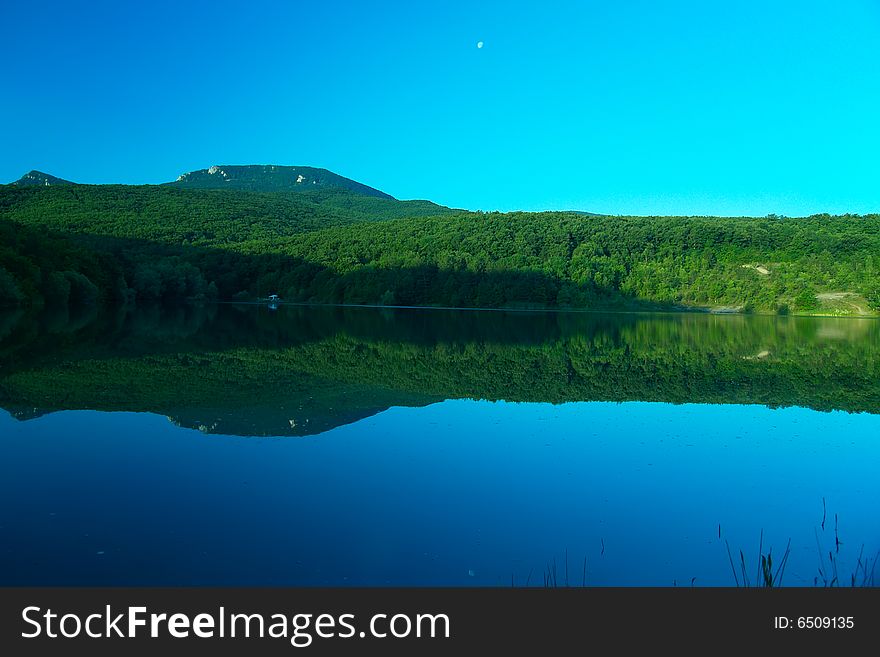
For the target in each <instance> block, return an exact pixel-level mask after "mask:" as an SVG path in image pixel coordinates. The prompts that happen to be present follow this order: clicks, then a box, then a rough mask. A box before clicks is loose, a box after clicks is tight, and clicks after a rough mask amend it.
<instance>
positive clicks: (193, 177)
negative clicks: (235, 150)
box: [166, 164, 394, 200]
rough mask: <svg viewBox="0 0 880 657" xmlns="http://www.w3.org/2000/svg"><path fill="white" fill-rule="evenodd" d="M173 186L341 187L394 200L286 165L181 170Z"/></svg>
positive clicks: (331, 175)
mask: <svg viewBox="0 0 880 657" xmlns="http://www.w3.org/2000/svg"><path fill="white" fill-rule="evenodd" d="M166 184H168V185H172V186H174V187H185V188H189V189H242V190H247V191H251V192H283V191H305V190H313V189H321V188H325V189H326V188H335V189H344V190H348V191H350V192H355V193H357V194H361V195H363V196H373V197H376V198H384V199H390V200H393V198H394V197H393V196H391V195H389V194H386V193H385V192H380V191H379V190H378V189H373V188H372V187H368V186H367V185H364V184H362V183H359V182H357V181H354V180H351V179H349V178H344V177H343V176H340V175H338V174H335V173H333V172H332V171H327V169H317V168H314V167H288V166H277V165H274V164H266V165H262V164H250V165H243V166H242V165H214V166H212V167H210V168H208V169H199V170H198V171H190V172H188V173H184V174H182V175H181V176H179V177H178V178H177V180H176V181H175V182H173V183H166Z"/></svg>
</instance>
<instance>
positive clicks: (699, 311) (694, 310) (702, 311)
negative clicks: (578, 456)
mask: <svg viewBox="0 0 880 657" xmlns="http://www.w3.org/2000/svg"><path fill="white" fill-rule="evenodd" d="M208 303H213V304H218V305H219V304H225V305H233V306H268V305H269V304H270V303H274V305H275V306H278V307H280V306H312V307H319V308H373V309H382V308H385V309H388V310H454V311H469V312H515V313H591V314H615V315H712V316H716V317H720V316H724V317H815V318H826V319H880V313H876V314H873V315H832V314H827V313H785V314H780V313H771V312H742V311H730V310H713V309H711V308H707V307H704V306H691V307H683V308H659V309H656V310H654V309H648V308H645V309H620V308H551V307H545V308H540V307H538V308H481V307H472V306H400V305H380V304H367V303H321V302H317V301H276V302H269V301H267V300H256V301H211V302H208Z"/></svg>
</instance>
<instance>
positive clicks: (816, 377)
mask: <svg viewBox="0 0 880 657" xmlns="http://www.w3.org/2000/svg"><path fill="white" fill-rule="evenodd" d="M5 321H6V323H5V324H3V323H0V327H2V326H4V325H5V326H7V328H6V335H7V337H6V338H5V339H4V340H3V342H2V343H0V358H2V365H3V370H2V371H3V375H2V378H0V400H2V402H3V404H4V406H5V407H7V408H11V407H25V406H28V407H42V408H47V409H56V408H97V409H103V410H147V411H153V412H159V413H163V414H166V415H173V416H176V417H178V418H185V419H184V420H181V421H182V422H184V423H185V424H187V425H190V426H205V427H209V428H210V430H216V431H218V432H223V431H229V432H233V431H232V430H231V429H230V427H234V428H235V431H234V432H238V433H253V434H260V433H267V432H277V433H284V434H302V433H315V432H316V431H320V430H324V429H326V428H329V427H331V426H335V425H337V424H340V423H343V422H348V421H352V420H353V419H357V418H358V417H363V416H365V415H369V414H372V413H374V412H377V411H378V410H381V409H383V408H387V407H388V406H390V405H418V404H422V403H429V402H431V401H435V400H438V399H445V398H477V399H492V400H495V399H506V400H512V401H533V402H554V403H560V402H568V401H591V400H606V401H635V400H641V401H663V402H675V403H683V402H698V403H750V404H755V403H757V404H766V405H770V406H787V405H799V406H807V407H812V408H816V409H821V410H830V409H842V410H848V411H869V412H880V376H878V375H880V372H878V367H880V366H878V365H877V363H878V362H880V359H878V358H877V355H878V354H877V351H878V349H880V346H878V345H880V339H878V338H880V335H878V333H880V322H877V321H875V320H855V319H824V318H797V317H762V316H718V315H701V314H656V315H643V314H591V313H545V312H534V313H532V312H529V313H514V312H486V311H483V312H479V311H477V312H461V311H443V310H400V309H388V308H384V309H369V308H346V307H299V306H285V307H282V308H281V309H279V311H278V312H269V311H268V309H267V308H265V307H264V306H253V305H251V306H226V305H221V306H218V305H207V306H185V307H178V308H163V307H160V306H155V307H151V308H142V309H138V310H137V311H136V312H128V313H126V312H118V313H116V314H115V315H112V316H94V315H92V316H90V317H86V318H83V317H79V318H68V323H67V324H66V327H67V328H66V330H63V331H59V330H58V329H57V328H56V327H57V326H58V325H59V323H60V324H64V322H62V321H61V320H60V319H58V318H55V319H52V320H49V319H47V318H45V317H42V318H33V317H30V318H29V317H22V316H20V315H19V317H18V319H17V320H15V318H13V319H12V320H10V319H8V318H7V319H6V320H5ZM9 326H12V327H13V328H11V329H10V328H8V327H9ZM309 418H311V420H312V423H311V424H310V425H309V424H308V423H306V422H305V420H306V419H309ZM221 419H222V421H220V420H221ZM218 422H219V424H218Z"/></svg>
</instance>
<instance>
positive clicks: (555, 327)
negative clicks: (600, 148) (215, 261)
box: [0, 306, 880, 586]
mask: <svg viewBox="0 0 880 657" xmlns="http://www.w3.org/2000/svg"><path fill="white" fill-rule="evenodd" d="M878 326H880V324H878V323H877V322H874V321H871V320H844V319H841V320H834V319H806V318H770V317H720V316H706V315H607V314H559V313H492V312H452V311H415V310H411V311H404V310H376V309H355V308H352V309H341V308H287V307H282V308H281V309H279V310H278V311H276V312H270V311H268V310H267V309H266V308H263V307H255V306H217V307H209V308H202V309H198V308H189V309H178V310H174V311H168V310H161V309H150V310H142V311H138V312H135V313H120V314H118V315H115V316H112V317H104V316H100V317H99V316H88V315H85V316H70V315H67V314H63V315H59V316H54V317H53V316H43V317H39V318H32V317H27V316H22V315H6V316H2V318H0V364H2V370H0V407H2V409H4V410H0V496H2V499H3V500H4V503H3V504H2V505H0V583H2V584H138V585H147V584H154V585H174V584H231V585H239V584H241V585H244V584H253V585H276V584H277V585H441V586H445V585H465V586H487V585H488V586H496V585H498V586H509V585H510V584H511V581H513V583H515V584H517V585H525V584H529V585H537V586H542V585H543V584H544V582H545V577H546V576H547V571H548V569H549V570H550V571H551V572H552V571H553V570H554V567H555V572H556V581H557V583H558V584H559V585H563V584H564V583H565V581H566V574H565V573H566V564H567V570H568V582H569V583H570V584H572V585H580V584H582V583H584V582H586V583H587V584H590V585H660V586H670V585H673V584H677V585H679V586H690V585H691V583H694V584H697V585H734V584H735V583H736V582H735V580H734V575H733V572H732V569H731V565H730V560H729V557H728V546H729V549H730V552H731V554H733V555H734V557H735V560H736V564H737V571H738V577H739V579H740V580H741V579H742V574H741V572H740V571H739V552H740V550H742V551H743V554H744V558H745V561H746V567H747V574H748V576H749V577H750V578H751V579H752V580H754V579H755V578H756V576H757V572H758V549H759V540H763V552H764V553H765V554H766V553H767V551H768V550H771V549H772V554H773V557H774V563H778V562H779V559H781V557H782V555H783V554H784V552H785V549H786V545H787V544H788V542H789V540H790V541H791V554H790V557H789V562H788V565H787V567H786V570H785V573H784V580H783V583H784V584H789V585H809V586H812V585H814V583H816V581H817V579H818V583H819V584H822V582H823V578H824V579H828V580H830V579H831V578H832V577H833V576H834V570H833V569H834V568H836V569H837V575H838V578H839V580H841V581H843V583H845V584H849V583H850V581H851V576H852V574H853V573H854V572H855V571H856V570H859V563H860V559H859V557H860V554H861V555H862V556H861V563H863V564H864V563H866V562H869V565H868V571H870V569H871V566H872V565H873V559H874V557H875V555H876V553H877V550H878V549H880V523H878V520H877V517H878V515H877V500H878V499H880V480H878V478H877V477H876V469H877V465H878V463H880V459H878V455H880V449H878V440H880V431H878V430H880V397H878V390H880V372H878V365H877V363H878V362H880V360H878V359H877V356H878V353H877V352H878V350H880V330H878ZM823 519H824V526H823ZM762 536H763V538H762ZM838 541H839V543H838ZM829 552H830V553H831V556H829ZM554 564H555V566H554ZM859 572H860V575H859V576H858V577H857V581H858V582H861V581H863V580H864V579H865V577H866V574H865V573H864V570H863V569H862V570H859ZM869 574H870V572H869V573H868V575H869Z"/></svg>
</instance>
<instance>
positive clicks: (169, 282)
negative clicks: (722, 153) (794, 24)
mask: <svg viewBox="0 0 880 657" xmlns="http://www.w3.org/2000/svg"><path fill="white" fill-rule="evenodd" d="M11 222H14V223H11ZM0 224H2V225H3V226H4V230H5V234H9V235H12V236H13V237H12V238H10V240H8V241H7V240H4V248H3V249H2V250H0V303H5V304H16V303H27V302H29V301H31V302H33V301H36V302H43V301H45V300H56V299H63V298H64V297H65V294H66V296H67V298H68V299H69V300H77V301H86V302H87V301H88V300H89V299H94V298H97V299H98V300H106V301H109V302H119V301H125V300H131V299H141V300H145V301H146V300H149V301H153V300H163V301H173V300H181V299H213V298H219V299H233V298H237V299H245V298H256V297H259V296H265V295H266V294H269V293H277V294H280V295H282V297H284V298H285V299H287V300H291V301H303V302H318V303H353V304H379V305H442V306H474V307H492V308H494V307H563V308H589V307H609V306H612V307H632V308H683V307H707V308H722V309H728V310H744V311H749V310H754V311H762V312H778V313H788V312H802V313H814V312H831V313H838V314H845V313H858V314H864V313H867V312H874V311H876V310H877V309H878V308H880V255H878V254H880V216H878V215H869V216H855V215H847V216H840V217H832V216H828V215H817V216H813V217H807V218H784V217H777V216H768V217H764V218H719V217H604V216H587V215H583V214H577V213H554V212H544V213H508V214H501V213H470V212H456V211H451V210H449V209H447V208H441V207H440V206H436V205H434V204H431V203H427V202H423V201H412V202H410V201H403V202H402V201H394V200H389V199H383V198H374V197H365V196H359V195H357V194H353V193H351V192H345V191H343V190H336V189H321V190H315V191H314V192H302V193H283V192H275V193H256V192H245V191H234V190H184V189H176V188H170V187H155V186H141V187H130V186H123V185H108V186H85V185H70V186H59V187H45V188H18V187H5V188H0ZM47 230H48V232H47ZM10 231H11V232H10ZM28 231H30V232H28ZM19 233H20V234H21V235H22V236H24V235H27V237H26V239H23V238H19V237H18V234H19ZM35 235H36V237H35ZM29 240H30V241H29ZM33 240H37V241H38V242H39V241H40V240H45V243H41V245H40V248H38V249H35V248H33V244H34V242H33ZM13 242H14V244H13ZM29 245H30V246H29ZM38 252H39V253H40V254H42V255H40V256H39V257H38V256H36V255H35V254H36V253H38ZM22 258H23V259H24V261H27V262H24V261H22ZM65 259H66V261H67V262H68V263H69V266H61V265H59V264H58V262H59V261H65ZM27 263H30V264H29V265H28V264H27ZM65 271H68V272H73V273H78V274H81V275H82V276H84V277H85V278H87V279H88V280H89V281H91V283H93V284H94V286H95V287H96V288H97V294H96V293H95V292H94V290H91V288H89V287H88V285H86V284H85V281H83V280H82V279H81V278H79V277H74V276H73V275H72V274H64V272H65ZM53 272H56V274H57V275H55V274H53ZM68 286H69V288H68Z"/></svg>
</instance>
